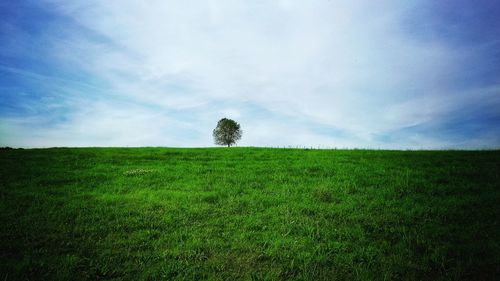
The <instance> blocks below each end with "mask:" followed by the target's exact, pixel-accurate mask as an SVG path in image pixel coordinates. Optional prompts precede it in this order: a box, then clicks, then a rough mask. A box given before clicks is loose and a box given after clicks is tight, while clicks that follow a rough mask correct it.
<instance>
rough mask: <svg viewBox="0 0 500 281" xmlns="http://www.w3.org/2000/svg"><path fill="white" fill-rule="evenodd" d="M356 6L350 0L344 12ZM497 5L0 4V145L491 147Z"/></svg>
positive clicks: (125, 0) (499, 119) (495, 131)
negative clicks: (224, 138) (225, 141)
mask: <svg viewBox="0 0 500 281" xmlns="http://www.w3.org/2000/svg"><path fill="white" fill-rule="evenodd" d="M352 2H355V3H352ZM498 15H500V4H499V3H498V1H494V0H490V1H484V0H481V1H465V0H459V1H448V0H443V1H368V0H366V1H334V0H330V1H328V0H311V1H287V0H276V1H238V0H218V1H215V0H213V1H191V0H187V1H159V0H158V1H131V0H120V1H93V0H72V1H67V0H36V1H35V0H19V1H1V2H0V146H14V147H50V146H184V147H198V146H212V145H213V141H212V135H211V132H212V130H213V128H214V126H215V125H216V123H217V121H218V120H219V119H220V118H222V117H228V118H232V119H235V120H236V121H238V122H239V123H240V124H241V125H242V129H243V131H244V134H243V138H242V140H241V142H240V143H239V145H242V146H307V147H311V146H312V147H338V148H388V149H442V148H465V149H470V148H498V147H500V126H499V125H500V18H499V17H498Z"/></svg>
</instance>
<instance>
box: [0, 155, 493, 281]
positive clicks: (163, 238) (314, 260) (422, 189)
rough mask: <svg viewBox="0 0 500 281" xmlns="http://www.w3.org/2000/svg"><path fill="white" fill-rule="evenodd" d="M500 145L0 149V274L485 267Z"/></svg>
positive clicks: (448, 272)
mask: <svg viewBox="0 0 500 281" xmlns="http://www.w3.org/2000/svg"><path fill="white" fill-rule="evenodd" d="M499 175H500V151H370V150H304V149H264V148H230V149H227V148H207V149H171V148H80V149H76V148H75V149H71V148H59V149H33V150H2V151H0V228H1V231H0V280H26V279H29V280H99V279H106V280H109V279H113V280H122V279H123V280H141V279H143V280H157V279H166V280H206V279H208V280H210V279H212V280H238V279H244V280H252V279H253V280H494V279H497V278H499V271H500V269H499V268H500V239H499V237H500V226H499V221H498V220H499V217H500V176H499Z"/></svg>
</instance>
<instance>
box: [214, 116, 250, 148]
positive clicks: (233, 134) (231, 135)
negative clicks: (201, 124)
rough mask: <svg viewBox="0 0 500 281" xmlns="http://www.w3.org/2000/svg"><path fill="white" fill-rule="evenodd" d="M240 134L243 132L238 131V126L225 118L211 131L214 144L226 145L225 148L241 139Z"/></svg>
mask: <svg viewBox="0 0 500 281" xmlns="http://www.w3.org/2000/svg"><path fill="white" fill-rule="evenodd" d="M242 134H243V131H241V129H240V124H238V123H237V122H235V121H234V120H231V119H227V118H222V119H221V120H219V122H217V127H215V129H214V131H213V135H214V142H215V144H218V145H227V147H230V146H231V145H233V144H235V143H236V141H238V140H239V139H241V135H242Z"/></svg>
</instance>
